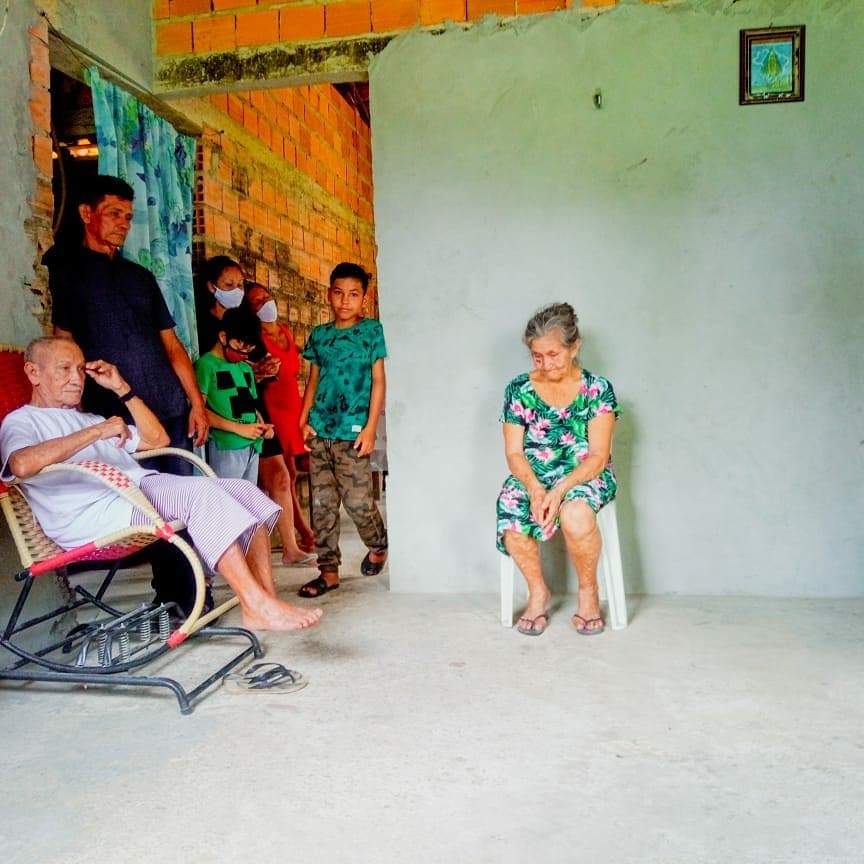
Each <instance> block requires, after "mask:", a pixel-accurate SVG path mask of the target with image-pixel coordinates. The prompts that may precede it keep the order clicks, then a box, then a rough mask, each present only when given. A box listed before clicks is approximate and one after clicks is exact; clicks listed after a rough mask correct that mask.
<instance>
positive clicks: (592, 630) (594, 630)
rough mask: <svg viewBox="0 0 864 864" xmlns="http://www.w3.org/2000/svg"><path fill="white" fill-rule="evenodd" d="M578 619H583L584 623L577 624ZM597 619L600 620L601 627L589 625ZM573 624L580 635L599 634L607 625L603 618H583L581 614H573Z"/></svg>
mask: <svg viewBox="0 0 864 864" xmlns="http://www.w3.org/2000/svg"><path fill="white" fill-rule="evenodd" d="M577 621H581V622H582V625H581V626H580V625H579V624H577V623H576V622H577ZM595 621H599V622H600V626H599V627H589V626H588V625H589V624H593V623H594V622H595ZM573 626H574V627H575V628H576V632H577V633H578V634H579V635H580V636H599V635H600V634H601V633H602V632H603V631H604V630H605V629H606V625H605V624H604V623H603V619H602V618H583V617H582V616H581V615H574V616H573Z"/></svg>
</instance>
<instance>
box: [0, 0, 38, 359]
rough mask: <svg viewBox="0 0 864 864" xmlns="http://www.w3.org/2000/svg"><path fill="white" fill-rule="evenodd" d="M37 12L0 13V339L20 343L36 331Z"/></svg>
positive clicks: (21, 8)
mask: <svg viewBox="0 0 864 864" xmlns="http://www.w3.org/2000/svg"><path fill="white" fill-rule="evenodd" d="M34 18H35V13H34V12H33V10H32V9H31V8H30V7H29V4H26V3H12V4H10V6H9V9H8V14H7V16H6V18H5V24H4V22H3V18H2V15H0V24H3V29H2V32H0V79H2V81H3V99H0V180H2V188H3V193H4V194H3V195H0V250H2V254H0V306H2V309H3V314H2V315H0V342H3V343H15V344H22V343H23V342H26V341H27V340H28V339H30V338H32V337H33V336H36V335H38V333H39V322H38V320H37V319H36V318H35V317H34V314H33V312H32V311H31V308H32V307H34V306H36V300H35V298H34V296H33V294H32V293H31V291H30V290H29V288H28V286H29V284H30V282H31V280H32V278H33V257H34V251H33V245H32V242H31V241H30V240H28V238H27V235H26V234H25V231H24V224H25V221H26V220H27V219H28V218H29V216H30V207H29V202H30V199H31V198H32V196H33V191H34V188H35V184H36V171H35V168H34V165H33V150H32V145H31V141H30V132H31V123H30V108H29V102H30V77H29V75H28V71H27V70H28V62H29V47H28V40H27V27H28V26H29V24H30V23H32V21H33V20H34Z"/></svg>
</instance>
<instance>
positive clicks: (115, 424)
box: [95, 417, 130, 447]
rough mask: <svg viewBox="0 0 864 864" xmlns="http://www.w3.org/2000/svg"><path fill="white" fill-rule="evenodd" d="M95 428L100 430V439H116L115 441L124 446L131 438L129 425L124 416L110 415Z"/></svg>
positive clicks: (119, 445)
mask: <svg viewBox="0 0 864 864" xmlns="http://www.w3.org/2000/svg"><path fill="white" fill-rule="evenodd" d="M95 428H96V429H98V430H99V440H100V441H106V440H112V441H114V439H116V441H114V443H115V444H116V445H117V446H118V447H122V446H123V445H124V444H125V443H126V442H127V441H128V440H129V434H130V433H129V427H128V426H127V425H126V422H125V421H124V420H123V418H122V417H109V418H108V419H107V420H104V421H103V422H102V423H99V424H98V425H97V426H96V427H95Z"/></svg>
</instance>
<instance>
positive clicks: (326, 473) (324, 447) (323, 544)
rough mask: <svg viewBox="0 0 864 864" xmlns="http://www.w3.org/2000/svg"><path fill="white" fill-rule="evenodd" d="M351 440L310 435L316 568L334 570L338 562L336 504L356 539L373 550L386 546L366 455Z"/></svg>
mask: <svg viewBox="0 0 864 864" xmlns="http://www.w3.org/2000/svg"><path fill="white" fill-rule="evenodd" d="M353 443H354V442H353V441H336V440H334V439H332V438H319V437H315V438H312V439H311V441H310V442H309V446H310V447H311V448H312V449H311V453H310V454H309V479H310V481H311V485H312V530H313V531H314V532H315V551H316V552H317V553H318V569H319V570H320V571H321V572H322V573H323V572H325V571H334V570H338V569H339V565H340V564H341V563H342V553H341V552H340V550H339V505H340V504H342V505H343V506H344V507H345V512H346V513H347V514H348V515H349V516H350V517H351V520H352V521H353V522H354V524H355V525H356V526H357V532H358V533H359V534H360V539H361V540H362V541H363V542H364V543H365V544H366V546H367V547H368V548H369V549H371V550H372V551H373V552H383V551H384V550H385V549H386V548H387V529H386V528H385V527H384V520H383V519H382V518H381V513H380V512H379V511H378V506H377V505H376V503H375V500H374V498H373V497H372V468H371V465H370V461H369V457H368V456H358V455H357V451H356V450H355V449H354V448H353Z"/></svg>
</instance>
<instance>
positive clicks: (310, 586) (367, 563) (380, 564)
mask: <svg viewBox="0 0 864 864" xmlns="http://www.w3.org/2000/svg"><path fill="white" fill-rule="evenodd" d="M369 555H370V553H369V552H367V553H366V557H365V558H364V559H363V560H362V561H361V562H360V572H361V573H362V574H363V575H364V576H377V575H378V574H379V573H380V572H381V571H382V570H383V569H384V563H385V562H386V561H387V556H386V554H385V556H384V557H383V558H382V559H381V560H380V561H373V560H372V559H371V558H370V557H369ZM338 587H339V583H338V582H336V583H335V584H334V585H331V584H329V583H328V582H327V580H326V579H325V578H324V576H323V575H321V576H319V577H318V578H317V579H310V580H309V581H308V582H307V583H306V584H305V585H301V586H300V590H299V591H298V592H297V593H298V594H299V595H300V596H301V597H320V596H321V595H322V594H326V593H327V592H328V591H335V590H336V589H337V588H338Z"/></svg>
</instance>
